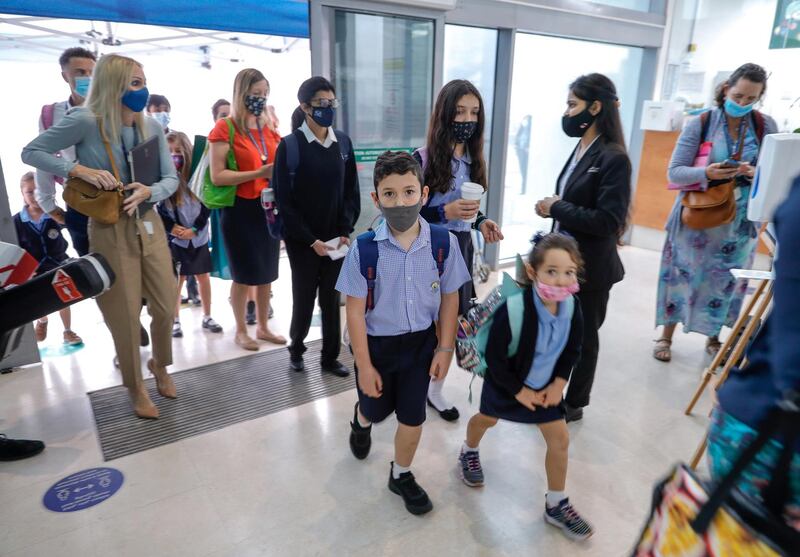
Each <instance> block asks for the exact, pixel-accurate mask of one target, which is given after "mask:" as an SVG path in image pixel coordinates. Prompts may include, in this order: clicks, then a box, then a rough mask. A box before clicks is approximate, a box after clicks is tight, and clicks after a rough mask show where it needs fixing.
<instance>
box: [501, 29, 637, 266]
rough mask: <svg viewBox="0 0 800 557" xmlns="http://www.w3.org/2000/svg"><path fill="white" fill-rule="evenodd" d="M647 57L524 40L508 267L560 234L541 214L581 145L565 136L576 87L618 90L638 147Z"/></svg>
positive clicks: (510, 146) (512, 133) (508, 209)
mask: <svg viewBox="0 0 800 557" xmlns="http://www.w3.org/2000/svg"><path fill="white" fill-rule="evenodd" d="M548 53H550V54H548ZM552 53H557V55H555V56H554V55H552ZM643 54H644V49H642V48H638V47H629V46H620V45H613V44H605V43H596V42H588V41H578V40H573V39H563V38H558V37H548V36H544V35H531V34H522V33H518V34H517V36H516V39H515V45H514V73H513V81H512V85H511V107H510V121H509V128H508V129H509V135H508V137H507V138H506V140H507V142H508V143H507V150H506V154H507V155H506V176H505V191H504V197H503V218H502V227H503V233H504V235H505V240H504V241H503V242H501V244H500V259H501V260H503V259H509V258H512V257H514V256H515V255H516V254H517V253H526V252H527V251H529V250H530V243H529V240H530V238H531V237H532V236H533V234H534V233H535V232H536V231H537V230H545V231H549V230H550V227H551V226H552V223H553V221H552V220H551V219H543V218H540V217H539V216H537V215H536V212H535V211H534V207H535V205H536V202H537V201H538V200H540V199H542V198H543V197H547V196H550V195H553V194H554V193H555V190H556V180H557V179H558V176H559V175H560V173H561V170H562V168H563V167H564V165H565V164H566V162H567V159H568V158H569V156H570V154H571V153H572V150H573V149H574V148H575V145H576V144H577V140H575V139H573V138H569V137H567V136H566V135H565V134H564V133H563V132H562V130H561V116H562V114H563V113H564V111H565V110H566V100H567V93H568V87H569V84H570V83H572V82H573V81H574V80H575V79H576V78H577V77H578V76H580V75H582V74H587V73H593V72H598V73H602V74H605V75H606V76H608V77H609V78H610V79H611V80H612V81H613V82H614V84H615V85H616V87H617V93H618V96H619V98H620V102H621V106H620V111H621V114H622V124H623V129H624V131H625V137H626V140H628V141H630V137H631V133H632V132H633V127H634V126H633V124H634V114H635V112H636V104H637V102H638V101H637V95H638V88H639V71H640V68H641V64H642V56H643ZM531 60H535V63H532V62H531Z"/></svg>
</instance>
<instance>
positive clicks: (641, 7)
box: [591, 0, 651, 12]
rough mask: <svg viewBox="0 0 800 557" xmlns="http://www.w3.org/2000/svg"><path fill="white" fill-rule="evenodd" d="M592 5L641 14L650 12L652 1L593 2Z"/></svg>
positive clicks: (603, 0)
mask: <svg viewBox="0 0 800 557" xmlns="http://www.w3.org/2000/svg"><path fill="white" fill-rule="evenodd" d="M591 2H592V4H605V5H606V6H614V7H615V8H627V9H629V10H637V11H640V12H649V11H650V3H651V0H591Z"/></svg>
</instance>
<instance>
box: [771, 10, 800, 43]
mask: <svg viewBox="0 0 800 557" xmlns="http://www.w3.org/2000/svg"><path fill="white" fill-rule="evenodd" d="M777 4H778V5H777V7H776V8H775V24H774V25H773V26H772V39H771V40H770V42H769V47H770V48H800V0H778V2H777Z"/></svg>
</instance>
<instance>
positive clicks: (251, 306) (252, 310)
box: [244, 300, 256, 325]
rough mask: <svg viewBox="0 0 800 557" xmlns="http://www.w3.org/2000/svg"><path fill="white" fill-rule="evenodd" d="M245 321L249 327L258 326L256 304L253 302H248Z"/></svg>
mask: <svg viewBox="0 0 800 557" xmlns="http://www.w3.org/2000/svg"><path fill="white" fill-rule="evenodd" d="M244 320H245V321H246V322H247V324H248V325H255V324H256V303H255V302H253V301H252V300H251V301H249V302H247V313H246V314H245V316H244Z"/></svg>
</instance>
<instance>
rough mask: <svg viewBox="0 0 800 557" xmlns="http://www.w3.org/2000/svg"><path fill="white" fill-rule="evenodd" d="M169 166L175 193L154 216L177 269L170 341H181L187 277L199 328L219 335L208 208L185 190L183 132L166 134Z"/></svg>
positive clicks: (187, 154) (187, 147)
mask: <svg viewBox="0 0 800 557" xmlns="http://www.w3.org/2000/svg"><path fill="white" fill-rule="evenodd" d="M167 145H169V150H170V154H171V156H172V162H173V163H174V164H175V169H176V170H177V171H178V180H179V184H178V189H177V190H176V191H175V193H173V194H172V196H171V197H170V198H169V199H165V200H164V201H161V202H160V203H159V204H158V214H159V216H160V217H161V221H162V222H163V223H164V230H166V231H167V233H168V238H169V247H170V251H171V252H172V261H173V263H175V265H176V268H177V269H178V275H179V276H178V299H177V301H176V307H175V321H174V322H173V323H172V338H181V337H182V336H183V329H182V328H181V320H180V310H181V288H182V287H183V282H184V280H186V278H187V277H192V276H194V277H196V278H197V282H198V283H199V285H200V302H201V305H202V306H203V321H202V327H203V329H204V330H206V331H209V332H211V333H221V332H222V327H221V326H220V325H219V323H217V322H216V321H214V319H213V318H212V317H211V279H210V276H209V273H210V272H211V252H209V250H208V238H209V235H208V228H209V226H208V216H209V210H208V207H206V206H205V205H203V203H202V202H201V201H200V200H199V199H197V197H196V196H195V195H194V194H193V193H192V192H191V191H190V190H189V187H188V186H187V182H188V180H189V173H190V169H191V167H192V143H191V142H190V141H189V137H188V136H187V135H186V134H185V133H183V132H176V131H171V132H169V133H168V134H167Z"/></svg>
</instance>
